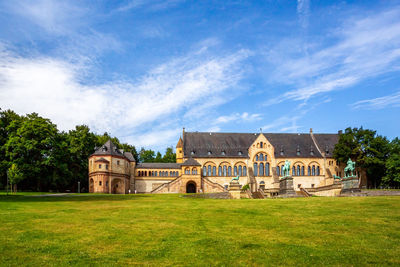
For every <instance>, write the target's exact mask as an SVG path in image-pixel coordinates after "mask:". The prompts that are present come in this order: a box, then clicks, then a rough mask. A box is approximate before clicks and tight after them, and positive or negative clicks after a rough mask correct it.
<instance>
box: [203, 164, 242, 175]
mask: <svg viewBox="0 0 400 267" xmlns="http://www.w3.org/2000/svg"><path fill="white" fill-rule="evenodd" d="M203 176H217V167H216V166H211V165H208V166H204V167H203ZM218 176H228V177H229V176H232V167H231V166H227V165H224V166H219V167H218ZM233 176H247V168H246V166H242V165H239V166H235V167H233Z"/></svg>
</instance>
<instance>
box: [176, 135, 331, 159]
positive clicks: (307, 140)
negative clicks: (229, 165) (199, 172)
mask: <svg viewBox="0 0 400 267" xmlns="http://www.w3.org/2000/svg"><path fill="white" fill-rule="evenodd" d="M259 135H260V134H259V133H205V132H185V133H184V137H183V147H184V148H183V150H184V157H194V158H197V157H199V158H218V157H221V158H225V157H233V158H235V157H237V158H248V153H247V152H248V149H249V147H250V146H251V145H252V144H253V143H254V141H255V140H256V139H257V137H258V136H259ZM263 135H264V136H265V137H266V138H267V139H268V141H269V142H270V143H271V144H272V145H273V146H274V148H275V157H276V158H288V157H290V158H300V157H305V158H321V157H322V155H321V153H319V151H318V149H317V147H316V145H315V143H314V141H313V140H312V138H311V134H309V133H308V134H304V133H302V134H289V133H264V134H263ZM314 136H315V137H316V140H317V143H318V144H319V147H320V149H321V152H323V151H324V150H325V146H326V147H329V150H330V151H333V147H334V146H335V144H336V143H337V141H338V135H337V134H314ZM298 152H299V153H298ZM330 153H332V152H330ZM328 156H329V154H328Z"/></svg>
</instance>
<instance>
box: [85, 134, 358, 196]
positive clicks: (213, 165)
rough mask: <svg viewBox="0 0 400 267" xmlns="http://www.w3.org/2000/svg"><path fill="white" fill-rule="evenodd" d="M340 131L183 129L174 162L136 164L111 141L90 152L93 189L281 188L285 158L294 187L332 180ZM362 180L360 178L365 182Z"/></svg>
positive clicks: (339, 170) (274, 191)
mask: <svg viewBox="0 0 400 267" xmlns="http://www.w3.org/2000/svg"><path fill="white" fill-rule="evenodd" d="M338 139H339V133H338V134H316V133H313V131H312V129H310V132H309V133H299V134H288V133H214V132H185V130H183V133H182V136H181V137H180V138H179V141H178V143H177V145H176V163H137V162H135V160H134V158H133V156H132V154H130V153H127V152H124V151H122V150H120V149H118V148H117V147H116V146H115V145H114V144H113V143H112V142H111V141H110V140H109V141H107V143H105V144H104V145H103V146H102V147H100V148H97V149H96V151H95V152H94V153H93V154H92V155H91V156H90V157H89V192H91V193H97V192H98V193H119V194H126V193H129V192H131V193H133V192H137V193H199V192H204V193H210V192H224V191H227V189H228V186H229V183H230V181H231V180H232V178H234V177H239V184H240V186H244V185H247V184H248V185H249V187H250V190H251V191H252V192H254V191H258V190H262V191H264V192H265V193H268V194H270V195H276V194H278V193H279V180H280V178H281V177H282V174H283V173H282V167H283V165H284V163H285V161H286V160H288V161H290V162H291V176H292V177H293V187H294V189H295V190H301V188H304V189H312V188H321V187H325V186H329V185H332V184H334V177H333V175H337V176H341V175H342V173H343V167H344V166H339V165H338V164H337V162H336V160H335V159H334V158H333V149H334V146H335V144H336V143H337V142H338ZM365 182H366V181H363V180H362V179H361V183H365Z"/></svg>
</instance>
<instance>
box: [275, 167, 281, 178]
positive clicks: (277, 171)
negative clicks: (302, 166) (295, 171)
mask: <svg viewBox="0 0 400 267" xmlns="http://www.w3.org/2000/svg"><path fill="white" fill-rule="evenodd" d="M276 173H277V174H278V176H281V171H280V169H279V166H276Z"/></svg>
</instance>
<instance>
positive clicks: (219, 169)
mask: <svg viewBox="0 0 400 267" xmlns="http://www.w3.org/2000/svg"><path fill="white" fill-rule="evenodd" d="M218 176H222V167H221V166H219V167H218Z"/></svg>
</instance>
